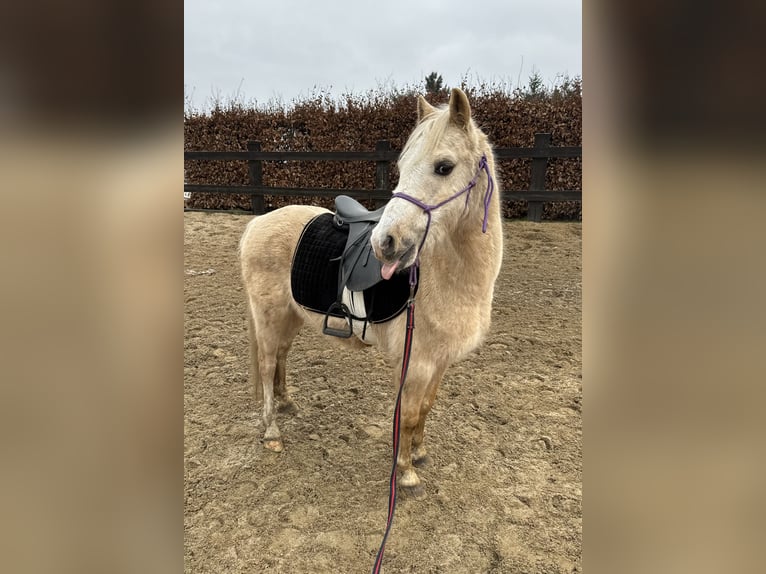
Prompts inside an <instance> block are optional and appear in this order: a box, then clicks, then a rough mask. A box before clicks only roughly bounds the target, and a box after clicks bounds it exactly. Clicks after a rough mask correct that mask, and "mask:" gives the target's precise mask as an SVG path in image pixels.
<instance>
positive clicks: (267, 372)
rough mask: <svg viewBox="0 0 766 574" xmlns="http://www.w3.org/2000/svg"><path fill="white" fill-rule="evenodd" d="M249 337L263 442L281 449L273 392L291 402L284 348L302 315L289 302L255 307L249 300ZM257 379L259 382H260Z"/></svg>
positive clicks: (285, 350)
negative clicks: (250, 334) (287, 303)
mask: <svg viewBox="0 0 766 574" xmlns="http://www.w3.org/2000/svg"><path fill="white" fill-rule="evenodd" d="M250 305H251V310H255V312H253V313H252V317H251V320H252V323H251V329H252V332H253V334H254V337H253V340H252V341H251V352H252V355H253V359H252V365H251V366H252V369H253V372H252V374H251V378H252V379H253V380H254V382H255V388H256V397H258V394H259V391H260V393H261V396H262V398H263V424H264V426H265V427H266V430H265V431H264V434H263V446H264V447H265V448H267V449H269V450H272V451H274V452H281V451H282V450H284V444H283V443H282V436H281V433H280V431H279V426H278V425H277V417H276V412H277V408H276V405H275V400H274V399H275V395H276V396H277V397H278V398H281V399H282V403H283V404H285V403H286V402H287V403H288V404H290V403H292V400H291V399H290V397H289V396H288V394H287V388H286V382H285V373H286V362H287V351H288V350H289V349H290V345H291V343H292V340H293V338H295V335H296V334H297V333H298V331H299V330H300V327H301V324H302V319H301V317H300V316H299V315H298V313H297V312H296V311H295V310H294V309H292V308H291V307H290V306H289V305H288V306H285V307H282V308H281V309H280V308H278V307H265V308H264V307H261V308H258V307H257V306H256V305H255V304H254V303H253V302H252V301H251V303H250ZM259 383H260V384H259Z"/></svg>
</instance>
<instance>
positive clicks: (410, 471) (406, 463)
mask: <svg viewBox="0 0 766 574" xmlns="http://www.w3.org/2000/svg"><path fill="white" fill-rule="evenodd" d="M442 373H443V370H441V371H440V372H438V373H433V372H432V369H423V368H413V367H412V366H411V367H410V372H409V374H408V376H407V380H406V381H405V383H404V390H403V391H402V404H401V420H400V426H399V456H398V457H397V460H396V463H397V468H398V469H399V471H400V472H401V478H400V479H399V485H400V486H401V489H402V491H403V492H405V493H406V494H407V495H408V496H411V497H413V498H422V497H424V496H425V488H424V487H423V484H422V482H421V480H420V477H419V476H418V474H417V472H416V471H415V468H414V466H413V457H414V458H415V459H416V460H418V459H420V458H422V457H424V456H425V448H424V447H423V426H424V424H425V417H426V415H427V414H428V411H429V410H430V408H431V404H432V403H433V398H432V397H431V395H430V394H429V391H431V388H432V387H438V381H439V380H441V374H442ZM395 380H396V381H397V384H398V380H399V377H398V374H397V375H396V378H395ZM434 381H436V383H434ZM435 393H436V390H435V389H434V390H433V394H434V395H435ZM424 405H428V406H427V408H426V410H425V411H424V410H423V409H424ZM413 446H414V447H415V448H414V450H413Z"/></svg>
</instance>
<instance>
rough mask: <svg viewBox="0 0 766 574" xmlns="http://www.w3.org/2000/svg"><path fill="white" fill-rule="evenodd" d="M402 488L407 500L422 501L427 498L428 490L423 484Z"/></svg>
mask: <svg viewBox="0 0 766 574" xmlns="http://www.w3.org/2000/svg"><path fill="white" fill-rule="evenodd" d="M400 488H401V489H402V493H404V495H405V496H406V497H407V498H413V499H415V500H422V499H423V498H425V497H426V489H425V487H424V486H423V483H420V484H415V485H413V486H404V485H402V486H401V487H400Z"/></svg>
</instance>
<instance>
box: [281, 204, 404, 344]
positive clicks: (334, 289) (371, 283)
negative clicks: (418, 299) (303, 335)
mask: <svg viewBox="0 0 766 574" xmlns="http://www.w3.org/2000/svg"><path fill="white" fill-rule="evenodd" d="M335 209H336V211H335V213H334V214H333V213H323V214H321V215H318V216H316V217H315V218H314V219H312V220H311V221H309V223H308V224H306V227H304V229H303V232H302V234H301V238H300V240H299V241H298V245H297V247H296V249H295V253H294V255H293V262H292V269H291V281H290V282H291V289H292V293H293V298H294V299H295V300H296V301H297V302H298V303H299V304H300V305H301V306H303V307H305V308H306V309H309V310H311V311H315V312H317V313H323V314H324V315H325V321H324V327H323V332H324V333H325V334H327V335H332V336H335V337H344V338H347V337H350V336H351V335H353V334H354V331H353V321H361V322H363V323H364V328H365V329H366V326H367V323H382V322H385V321H388V320H390V319H393V318H394V317H396V316H397V315H398V314H399V313H401V312H402V311H403V310H404V309H405V307H406V306H407V300H408V299H409V296H410V289H409V280H408V277H407V275H406V274H397V275H394V276H393V277H391V279H389V280H388V281H383V277H382V276H381V274H380V269H381V263H380V261H378V260H377V259H376V258H375V255H374V254H373V253H372V245H371V244H370V235H371V234H372V230H373V229H374V228H375V225H376V224H377V223H378V221H379V220H380V217H381V215H382V214H383V208H381V209H378V210H376V211H367V209H365V208H364V206H363V205H361V204H360V203H359V202H357V201H356V200H354V199H352V198H350V197H348V196H345V195H341V196H338V197H337V198H335ZM348 292H351V293H356V294H359V293H362V294H363V304H362V305H358V306H359V307H361V311H360V309H358V308H357V307H354V309H353V310H352V309H349V306H348V305H346V304H345V303H344V293H345V295H346V300H347V301H348V295H349V293H348ZM355 300H357V301H358V298H356V299H355ZM330 317H340V318H344V319H345V320H346V328H344V329H334V328H332V327H329V326H328V320H329V318H330ZM363 336H364V335H363Z"/></svg>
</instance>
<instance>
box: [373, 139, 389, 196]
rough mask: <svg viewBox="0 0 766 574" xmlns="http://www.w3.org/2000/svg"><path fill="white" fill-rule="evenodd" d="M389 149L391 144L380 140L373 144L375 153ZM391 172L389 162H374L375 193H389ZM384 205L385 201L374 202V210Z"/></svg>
mask: <svg viewBox="0 0 766 574" xmlns="http://www.w3.org/2000/svg"><path fill="white" fill-rule="evenodd" d="M390 149H391V142H389V141H386V140H380V141H378V142H377V143H376V144H375V151H381V152H385V151H389V150H390ZM390 170H391V162H389V161H388V160H378V161H376V162H375V189H376V190H377V191H390V189H389V183H388V181H389V174H390ZM385 204H386V200H385V199H376V200H375V209H378V208H379V207H383V206H384V205H385Z"/></svg>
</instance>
